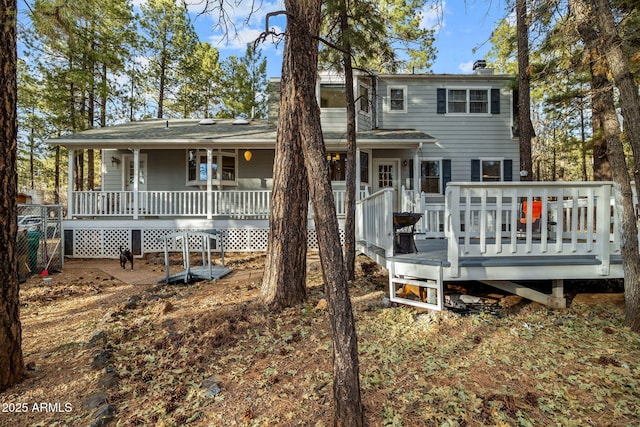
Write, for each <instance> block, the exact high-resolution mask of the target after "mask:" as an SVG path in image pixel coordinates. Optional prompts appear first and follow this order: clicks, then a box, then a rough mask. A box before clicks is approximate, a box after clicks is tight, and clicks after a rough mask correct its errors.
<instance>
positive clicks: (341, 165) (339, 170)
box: [327, 153, 347, 181]
mask: <svg viewBox="0 0 640 427" xmlns="http://www.w3.org/2000/svg"><path fill="white" fill-rule="evenodd" d="M327 167H328V169H329V176H330V177H331V181H345V180H346V171H347V153H327Z"/></svg>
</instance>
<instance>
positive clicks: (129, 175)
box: [122, 154, 147, 191]
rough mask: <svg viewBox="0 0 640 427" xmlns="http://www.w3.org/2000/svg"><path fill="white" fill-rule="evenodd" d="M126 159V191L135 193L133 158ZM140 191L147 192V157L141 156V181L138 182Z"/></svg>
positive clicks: (124, 169)
mask: <svg viewBox="0 0 640 427" xmlns="http://www.w3.org/2000/svg"><path fill="white" fill-rule="evenodd" d="M123 159H124V168H123V171H122V172H123V173H124V189H125V191H133V181H134V171H135V169H134V167H135V165H134V163H133V156H123ZM138 190H139V191H146V190H147V155H146V154H140V179H139V180H138Z"/></svg>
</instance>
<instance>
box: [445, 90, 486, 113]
mask: <svg viewBox="0 0 640 427" xmlns="http://www.w3.org/2000/svg"><path fill="white" fill-rule="evenodd" d="M447 97H448V100H447V113H470V114H477V113H479V114H487V113H488V112H489V90H488V89H449V91H448V94H447Z"/></svg>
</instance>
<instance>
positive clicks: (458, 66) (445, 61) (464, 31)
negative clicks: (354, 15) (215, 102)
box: [190, 0, 506, 77]
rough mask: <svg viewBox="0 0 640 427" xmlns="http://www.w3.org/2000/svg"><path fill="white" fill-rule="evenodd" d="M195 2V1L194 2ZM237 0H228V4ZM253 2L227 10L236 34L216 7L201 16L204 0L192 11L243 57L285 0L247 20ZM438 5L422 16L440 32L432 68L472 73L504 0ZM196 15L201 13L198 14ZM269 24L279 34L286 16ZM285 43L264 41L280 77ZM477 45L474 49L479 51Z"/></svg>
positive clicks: (272, 73) (454, 0) (216, 41)
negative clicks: (226, 29) (226, 32)
mask: <svg viewBox="0 0 640 427" xmlns="http://www.w3.org/2000/svg"><path fill="white" fill-rule="evenodd" d="M192 1H194V0H192ZM235 2H236V0H231V1H229V0H227V2H226V3H227V5H229V4H234V3H235ZM252 2H255V3H259V2H260V0H242V1H240V2H239V6H238V7H236V8H231V10H228V12H229V16H230V17H231V18H232V19H233V22H234V23H235V30H236V31H235V33H234V34H232V35H230V36H229V37H227V38H225V37H224V34H223V33H224V32H223V31H222V29H221V28H218V27H216V22H218V14H217V11H214V12H212V13H209V14H206V15H202V14H198V12H202V7H203V6H202V4H194V5H192V6H191V8H190V10H191V11H192V12H193V13H194V21H193V22H194V24H195V26H196V30H197V32H198V34H199V35H200V39H201V40H202V41H209V42H211V43H213V45H214V46H216V47H217V48H218V49H219V50H220V54H221V57H222V58H225V57H227V56H229V55H242V54H243V53H244V50H245V46H246V43H248V42H252V41H253V40H255V39H256V37H257V36H258V35H259V34H260V33H261V32H262V31H264V29H265V24H264V16H266V14H267V13H268V12H274V11H277V10H282V9H284V6H283V4H282V3H283V2H282V0H262V5H261V8H260V10H259V11H257V12H255V13H254V14H253V15H252V16H251V17H249V18H248V16H247V15H248V11H249V8H250V6H251V4H252ZM432 3H436V4H438V7H437V8H434V7H428V8H426V10H424V12H423V14H422V25H423V26H425V27H427V28H433V29H435V30H436V48H437V49H438V54H437V58H436V61H435V63H434V66H433V67H432V70H431V71H432V72H434V73H438V74H440V73H451V74H459V73H470V72H471V71H472V66H473V62H474V61H475V60H476V59H480V58H483V57H484V56H485V54H486V53H487V52H488V51H489V49H490V48H491V45H490V43H489V37H490V36H491V32H492V31H493V29H494V27H495V26H496V24H497V22H498V21H500V19H502V18H503V17H504V16H506V12H505V10H504V9H505V3H506V1H505V0H448V1H445V0H434V1H433V2H432ZM195 14H197V16H196V15H195ZM270 24H271V25H270V28H274V29H275V30H276V31H278V32H282V31H283V30H284V26H285V21H284V19H283V18H276V19H275V20H274V21H273V22H272V23H271V22H270ZM283 47H284V45H283V43H282V42H281V43H279V44H275V43H272V42H270V41H267V42H265V43H263V44H262V52H263V55H265V56H266V57H267V74H268V77H277V76H279V75H280V70H281V64H282V49H283ZM474 49H475V52H474Z"/></svg>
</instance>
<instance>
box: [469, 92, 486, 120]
mask: <svg viewBox="0 0 640 427" xmlns="http://www.w3.org/2000/svg"><path fill="white" fill-rule="evenodd" d="M469 112H470V113H484V114H486V113H488V112H489V92H488V91H486V90H477V89H471V90H469Z"/></svg>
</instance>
